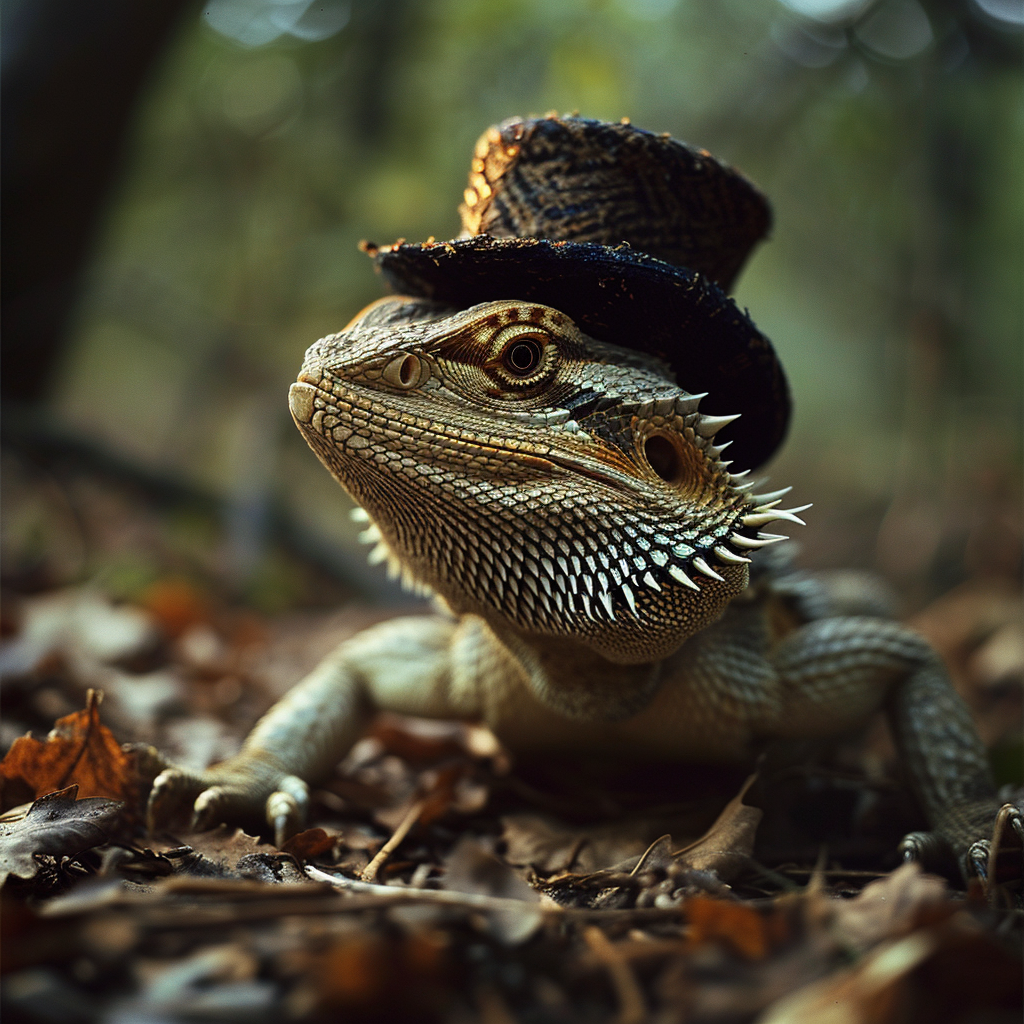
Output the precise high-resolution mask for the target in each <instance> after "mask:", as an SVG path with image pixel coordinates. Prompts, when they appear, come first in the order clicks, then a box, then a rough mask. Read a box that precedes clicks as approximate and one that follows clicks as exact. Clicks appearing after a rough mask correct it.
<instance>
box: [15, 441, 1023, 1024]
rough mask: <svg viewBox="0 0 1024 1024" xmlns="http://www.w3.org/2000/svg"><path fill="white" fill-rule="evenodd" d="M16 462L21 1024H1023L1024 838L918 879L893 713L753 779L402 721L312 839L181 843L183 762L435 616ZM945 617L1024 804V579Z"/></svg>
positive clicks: (325, 794)
mask: <svg viewBox="0 0 1024 1024" xmlns="http://www.w3.org/2000/svg"><path fill="white" fill-rule="evenodd" d="M3 470H4V481H5V487H4V510H3V511H4V549H3V557H4V567H3V568H4V575H3V595H2V596H3V603H2V635H3V641H2V645H0V679H2V691H0V692H2V701H3V725H2V733H0V739H2V746H3V749H4V750H5V751H6V752H7V754H6V757H5V759H4V761H3V763H2V765H0V787H2V788H0V810H2V811H4V812H6V813H5V814H4V815H3V817H2V818H0V870H2V873H3V877H4V878H5V879H6V881H5V883H4V887H3V892H2V911H3V918H2V923H3V935H2V938H3V956H4V963H3V970H4V978H3V991H2V1005H3V1012H4V1016H5V1020H6V1021H8V1022H11V1021H16V1020H23V1021H33V1022H35V1021H38V1022H50V1021H54V1022H56V1021H60V1022H68V1024H75V1022H93V1021H96V1022H105V1024H128V1022H132V1024H137V1022H154V1024H156V1022H161V1024H163V1022H170V1021H222V1022H223V1021H244V1022H246V1024H257V1022H262V1021H267V1022H271V1021H280V1020H293V1021H321V1020H324V1021H326V1020H339V1019H340V1020H346V1021H350V1020H351V1021H390V1020H401V1021H425V1022H435V1021H436V1022H439V1024H441V1022H443V1024H447V1022H452V1024H459V1022H469V1021H482V1022H484V1024H510V1022H516V1021H520V1022H524V1024H525V1022H549V1021H550V1022H553V1024H554V1022H567V1024H568V1022H577V1021H578V1022H591V1021H592V1022H616V1024H640V1022H644V1021H653V1022H658V1024H661V1022H664V1024H669V1022H682V1021H687V1022H690V1021H699V1022H716V1024H717V1022H722V1024H724V1022H745V1021H759V1022H763V1024H765V1022H771V1024H783V1022H785V1024H798V1022H799V1024H803V1022H807V1024H810V1022H818V1021H829V1022H836V1024H839V1022H842V1024H847V1022H849V1024H857V1022H864V1024H867V1022H892V1024H896V1022H903V1021H912V1022H918V1021H920V1022H924V1021H928V1022H933V1021H940V1022H941V1021H955V1022H964V1024H967V1022H978V1024H980V1022H983V1021H984V1022H987V1024H988V1022H1000V1021H1004V1020H1005V1021H1007V1022H1009V1021H1014V1022H1015V1021H1018V1020H1019V1019H1020V1009H1021V1004H1022V993H1021V943H1022V923H1024V915H1022V912H1021V910H1020V909H1018V908H1019V901H1020V889H1019V869H1020V867H1019V866H1020V851H1019V849H1014V848H1013V843H1014V838H1013V836H1012V835H1011V834H1009V830H1006V832H1007V834H1005V835H1002V834H1000V835H998V836H996V840H997V844H998V845H1000V846H1001V847H1002V848H1004V849H1005V855H1004V857H1003V859H1002V861H1001V862H1000V865H999V870H998V871H997V877H996V878H995V879H993V880H992V881H991V882H990V883H988V884H982V883H981V882H978V881H975V882H973V883H972V884H971V885H970V886H969V887H968V888H967V889H966V890H964V888H963V885H962V883H961V882H960V881H959V880H958V878H957V876H956V874H955V872H952V871H951V872H950V873H949V875H948V877H941V876H938V875H929V874H925V873H923V872H922V871H921V870H920V869H919V868H918V867H917V866H916V865H909V864H908V865H900V864H899V862H898V860H897V857H896V854H895V850H896V845H897V843H898V841H899V838H900V836H902V835H903V834H904V833H905V832H907V831H910V830H913V829H915V828H920V827H922V826H923V822H922V821H921V819H920V816H919V814H918V812H917V811H916V809H915V807H914V805H913V802H912V801H911V799H910V798H909V797H908V795H907V793H906V790H905V788H904V787H903V786H902V785H901V783H900V779H899V773H898V766H897V765H896V764H895V763H894V758H893V752H892V746H891V742H890V740H889V737H888V735H887V733H886V730H885V728H884V726H883V725H882V723H881V722H880V721H879V722H876V723H873V724H872V726H871V727H870V728H869V729H868V730H867V732H866V733H864V734H861V735H858V736H852V737H844V738H842V740H841V741H839V742H836V743H834V744H831V745H830V746H829V748H828V749H827V750H824V751H822V750H818V751H811V752H802V756H801V757H800V758H796V757H795V756H794V753H793V752H789V754H788V756H787V757H780V758H776V759H774V760H773V759H771V758H766V759H762V761H761V762H760V763H759V764H758V765H756V766H755V768H754V771H753V774H752V775H751V774H749V772H750V769H749V767H748V768H745V769H743V770H731V769H708V768H695V767H692V766H690V767H687V766H678V765H665V764H661V765H657V764H655V765H635V764H633V765H623V764H616V763H601V764H592V763H581V762H580V761H578V760H574V761H571V762H570V761H565V762H557V761H547V762H543V763H516V762H515V761H514V759H513V758H511V757H510V756H509V754H508V753H507V752H506V751H504V750H503V749H502V748H501V745H500V744H499V742H498V741H497V740H496V738H495V737H494V736H493V735H492V734H491V733H490V732H489V731H488V730H486V729H485V728H483V727H481V726H477V725H471V724H464V723H448V722H440V723H439V722H423V721H419V720H414V719H404V718H399V717H396V716H384V717H382V718H380V719H379V720H378V721H377V723H376V724H375V726H374V727H373V728H372V730H371V731H370V733H369V734H368V735H367V736H366V737H365V738H364V739H363V740H361V741H360V742H359V743H358V744H357V745H356V747H355V748H354V749H353V750H352V751H351V753H350V754H349V755H348V756H347V757H346V758H345V760H344V761H343V762H342V763H341V764H339V765H338V767H337V769H336V771H335V773H334V775H333V776H332V777H331V778H330V779H329V780H326V781H325V782H324V783H323V785H322V786H321V787H320V788H318V789H316V790H314V792H313V807H312V814H311V816H310V822H309V826H310V827H309V828H308V829H307V830H306V831H304V832H302V833H301V834H299V835H297V836H295V837H293V838H292V839H290V840H289V841H288V842H287V843H286V844H285V846H284V847H283V848H282V849H278V848H276V847H275V846H274V845H273V843H272V842H271V841H270V839H269V837H268V836H267V835H265V834H262V835H261V834H260V831H259V829H260V825H259V822H249V823H245V825H246V830H244V831H243V830H242V829H239V828H234V827H222V828H220V829H218V830H216V831H213V832H205V833H191V832H189V831H188V829H187V827H186V823H181V827H175V828H171V829H169V830H165V831H159V832H156V833H154V834H150V833H147V832H146V830H145V821H144V806H145V797H146V793H147V789H148V786H149V783H150V782H151V779H152V769H151V768H150V767H149V764H150V762H149V759H148V758H147V756H146V750H147V747H148V746H149V745H152V746H155V747H156V748H158V749H159V750H161V751H163V752H164V753H166V754H167V755H169V756H170V757H171V758H172V759H174V760H175V761H177V762H178V763H181V764H183V765H187V766H194V767H201V766H202V765H204V764H206V763H209V762H210V761H211V760H217V759H220V758H223V757H225V756H227V755H229V754H230V753H232V752H233V751H234V750H236V749H237V747H238V744H239V743H240V741H241V739H242V737H244V735H245V733H246V732H247V730H248V729H249V727H250V726H251V725H252V723H253V722H254V721H255V720H256V718H258V716H259V715H260V714H261V713H262V712H263V711H264V710H265V709H266V708H267V707H268V706H269V705H270V704H271V703H272V702H273V701H274V700H275V699H276V698H277V697H278V696H280V694H281V693H283V692H284V691H285V690H286V689H287V688H288V686H289V685H291V684H292V683H293V682H294V681H296V680H297V679H298V678H300V677H301V675H302V674H303V673H304V672H305V671H307V670H308V669H310V668H311V667H312V666H313V665H314V664H315V663H316V662H317V661H318V660H319V658H320V657H322V656H323V655H324V654H325V653H327V652H328V651H329V650H330V649H331V648H332V647H333V646H334V645H335V644H336V643H338V642H339V641H340V640H342V639H344V638H345V637H346V636H349V635H351V634H352V633H354V632H356V631H357V630H358V629H360V628H363V627H364V626H366V625H368V624H370V623H372V622H374V621H379V620H380V619H381V618H383V617H386V616H388V615H391V614H396V613H400V612H401V609H399V610H397V612H396V610H390V611H382V610H380V609H374V608H369V607H366V606H365V605H361V604H360V603H359V602H358V601H356V600H354V597H353V594H352V593H351V591H350V590H349V589H348V588H346V586H345V585H344V583H341V582H338V580H337V579H332V578H328V577H327V576H326V575H325V574H323V573H321V572H320V571H319V570H318V569H317V567H316V566H315V565H311V564H309V563H308V561H307V560H304V558H303V557H302V556H300V555H296V554H295V553H294V551H291V550H287V551H286V550H277V549H275V550H272V551H271V554H270V555H269V556H268V560H265V561H264V563H263V564H262V565H261V567H260V568H259V569H258V571H257V572H256V573H255V574H252V573H250V574H249V576H248V577H247V582H246V583H245V584H244V585H243V584H239V582H238V574H237V571H235V570H232V568H231V558H230V557H229V554H230V553H228V554H225V551H226V548H225V544H224V542H223V540H222V538H220V537H219V535H218V532H217V531H218V527H217V525H216V523H215V522H214V523H212V525H211V521H210V520H209V516H208V510H206V511H203V510H199V511H197V510H196V509H194V508H193V509H191V510H190V509H189V508H188V507H187V506H188V502H187V501H184V502H182V501H178V500H177V499H176V500H175V502H171V504H170V505H168V504H167V503H166V502H164V503H163V504H161V503H159V502H157V503H154V502H153V501H152V500H150V497H149V496H147V494H146V493H145V490H146V488H144V487H142V488H140V487H136V486H133V485H131V484H130V483H125V482H124V481H123V480H120V481H112V480H111V479H105V478H102V477H101V476H97V475H96V474H91V473H89V472H84V471H77V470H75V471H71V470H68V469H67V468H66V467H65V468H63V469H62V468H60V467H59V466H56V467H55V466H54V465H50V466H49V467H48V468H46V469H45V471H44V470H40V469H39V468H38V467H36V466H34V465H32V464H31V463H30V462H27V461H26V460H25V459H24V457H23V456H19V455H17V453H15V454H11V453H7V454H5V462H4V467H3ZM253 579H255V580H256V581H257V582H256V583H255V584H254V583H253V582H252V581H253ZM281 595H285V596H284V597H282V596H281ZM311 595H316V597H315V598H314V597H311ZM419 608H421V606H417V608H416V609H413V610H417V609H419ZM339 609H340V610H339ZM912 623H913V624H914V625H915V626H916V627H917V628H918V629H920V630H922V631H923V632H924V633H926V634H927V635H928V636H929V637H930V638H931V640H932V641H933V643H935V644H936V646H937V647H938V648H939V649H940V651H941V652H942V653H943V655H944V657H945V658H946V660H947V664H949V666H950V670H951V672H952V674H953V677H954V681H955V682H956V684H957V686H958V688H959V689H960V691H961V692H962V693H963V695H964V696H965V698H966V699H967V700H968V703H969V704H970V706H971V707H972V709H973V710H974V712H975V716H976V720H977V722H978V727H979V731H980V732H981V734H982V737H983V739H984V740H985V742H986V744H987V745H988V746H989V747H990V749H991V751H992V757H993V764H994V767H995V769H996V773H997V776H999V778H1000V780H1001V781H1002V782H1003V783H1004V790H1003V796H1004V798H1005V799H1007V800H1008V801H1015V802H1018V803H1019V802H1020V800H1021V798H1022V796H1024V791H1022V790H1021V789H1020V788H1019V787H1020V778H1019V773H1020V758H1021V746H1020V716H1021V684H1022V676H1024V635H1022V632H1021V599H1020V593H1019V589H1018V588H1017V587H1015V586H1014V585H1013V584H1012V583H1007V582H1001V581H1000V580H998V579H991V578H976V579H967V580H965V581H964V582H963V583H961V584H960V585H958V586H957V587H956V588H955V589H953V590H951V591H950V592H948V593H946V594H944V595H942V596H941V597H939V598H937V599H936V600H934V601H933V602H931V603H930V604H929V605H928V606H927V607H926V608H924V609H923V610H922V611H921V612H919V613H918V614H917V615H916V616H915V617H914V618H913V620H912ZM30 733H31V734H32V735H29V734H30ZM36 737H40V738H36ZM1000 827H1001V826H1000V825H997V830H998V829H999V828H1000ZM1004 868H1005V870H1006V872H1007V878H1008V880H1007V881H1004V880H1003V876H1002V874H1001V873H1000V872H1001V871H1002V870H1003V869H1004ZM1015 871H1016V872H1017V873H1018V875H1017V878H1016V881H1015V880H1014V877H1013V876H1014V874H1015Z"/></svg>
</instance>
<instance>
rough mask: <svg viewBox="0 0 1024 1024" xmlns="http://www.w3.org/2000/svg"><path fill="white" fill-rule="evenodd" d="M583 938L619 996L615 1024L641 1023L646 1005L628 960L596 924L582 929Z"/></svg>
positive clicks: (644, 1016) (644, 1015) (645, 1011)
mask: <svg viewBox="0 0 1024 1024" xmlns="http://www.w3.org/2000/svg"><path fill="white" fill-rule="evenodd" d="M583 940H584V941H585V942H586V944H587V945H588V946H589V947H590V949H591V950H592V952H593V953H594V955H595V956H596V957H597V958H598V960H600V961H601V963H603V964H604V965H605V967H607V968H608V974H609V975H610V976H611V979H612V985H614V986H615V993H616V995H617V996H618V998H619V1016H618V1018H617V1022H616V1024H643V1021H644V1020H645V1018H646V1016H647V1006H646V1004H645V1003H644V996H643V993H642V992H641V991H640V985H639V984H638V982H637V980H636V975H635V974H634V973H633V969H632V967H630V966H629V962H628V961H627V960H626V959H625V957H623V956H621V955H620V954H619V951H618V950H617V949H616V948H615V945H614V944H613V943H612V941H611V940H610V939H609V938H608V936H607V935H605V933H604V932H603V931H601V929H600V928H598V927H597V926H596V925H591V926H590V927H589V928H587V929H585V930H584V932H583Z"/></svg>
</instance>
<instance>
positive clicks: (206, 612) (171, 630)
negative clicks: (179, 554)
mask: <svg viewBox="0 0 1024 1024" xmlns="http://www.w3.org/2000/svg"><path fill="white" fill-rule="evenodd" d="M141 603H142V605H143V607H145V608H146V609H147V610H148V611H149V612H150V614H151V615H153V617H154V618H155V619H156V620H157V621H158V622H159V623H160V625H161V626H163V628H164V631H165V632H166V633H167V635H168V636H172V637H176V636H180V635H181V634H182V633H184V632H185V630H186V629H188V628H189V626H194V625H196V624H197V623H204V622H207V621H208V620H209V617H210V609H209V607H208V604H207V601H206V598H205V597H204V596H203V595H202V594H201V593H199V591H198V590H196V588H195V587H193V586H192V584H190V583H188V582H186V581H185V580H181V579H166V580H159V581H158V582H156V583H154V584H153V585H152V586H151V587H149V588H148V589H147V590H146V592H145V593H144V594H143V595H142V601H141Z"/></svg>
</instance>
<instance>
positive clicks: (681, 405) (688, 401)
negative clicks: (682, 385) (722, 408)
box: [676, 391, 708, 413]
mask: <svg viewBox="0 0 1024 1024" xmlns="http://www.w3.org/2000/svg"><path fill="white" fill-rule="evenodd" d="M707 397H708V393H707V392H706V391H702V392H701V393H700V394H699V395H684V396H683V397H682V398H677V399H676V409H677V410H678V411H679V412H681V413H688V412H696V411H697V406H698V405H700V403H701V400H702V399H705V398H707Z"/></svg>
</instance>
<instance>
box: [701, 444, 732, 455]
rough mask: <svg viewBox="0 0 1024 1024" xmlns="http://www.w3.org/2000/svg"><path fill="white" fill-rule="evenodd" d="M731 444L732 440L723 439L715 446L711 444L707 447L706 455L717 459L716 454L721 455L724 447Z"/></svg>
mask: <svg viewBox="0 0 1024 1024" xmlns="http://www.w3.org/2000/svg"><path fill="white" fill-rule="evenodd" d="M731 444H732V441H723V442H722V443H721V444H720V445H719V446H718V447H717V448H716V447H715V446H714V445H712V446H711V447H710V448H708V449H707V453H708V455H710V456H711V458H713V459H717V458H718V456H719V455H721V454H722V452H724V451H725V449H726V448H728V447H729V445H731Z"/></svg>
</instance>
